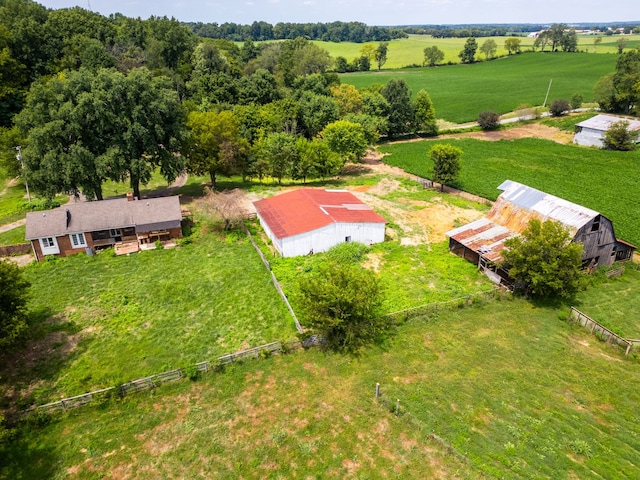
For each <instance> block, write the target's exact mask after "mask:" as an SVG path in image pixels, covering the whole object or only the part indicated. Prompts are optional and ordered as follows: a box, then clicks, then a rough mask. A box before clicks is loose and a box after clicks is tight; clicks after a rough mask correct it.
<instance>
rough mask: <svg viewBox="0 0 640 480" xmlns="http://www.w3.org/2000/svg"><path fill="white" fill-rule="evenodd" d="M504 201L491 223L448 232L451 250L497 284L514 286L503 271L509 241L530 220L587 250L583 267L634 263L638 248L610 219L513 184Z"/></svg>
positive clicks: (490, 217) (487, 219)
mask: <svg viewBox="0 0 640 480" xmlns="http://www.w3.org/2000/svg"><path fill="white" fill-rule="evenodd" d="M498 189H499V190H501V191H502V194H500V196H499V197H498V199H497V200H496V202H495V203H494V204H493V207H492V208H491V210H490V211H489V213H488V214H487V216H486V217H484V218H481V219H479V220H476V221H474V222H471V223H469V224H468V225H464V226H462V227H458V228H455V229H453V230H450V231H449V232H447V236H448V237H449V250H450V251H451V252H453V253H455V254H457V255H459V256H461V257H462V258H465V259H467V260H469V261H471V262H473V263H475V264H476V265H478V267H479V268H480V269H481V270H482V271H483V272H485V273H486V274H487V275H488V276H489V278H491V279H492V280H494V281H495V282H496V283H501V282H506V283H509V281H510V278H509V275H508V272H507V271H505V270H503V269H501V268H499V265H500V263H501V262H502V253H501V252H502V249H503V248H504V241H505V240H507V239H508V238H511V237H514V236H516V235H519V234H520V233H522V232H523V231H524V230H525V229H526V228H527V226H528V224H529V220H531V219H534V218H536V219H538V220H540V221H545V220H555V221H557V222H560V223H561V224H562V225H563V226H564V227H565V228H566V229H568V230H569V232H570V233H571V235H573V241H574V242H578V243H581V244H582V245H583V247H584V251H583V254H582V263H583V267H585V268H586V267H589V268H592V267H595V266H597V265H606V266H608V265H611V264H612V263H613V262H616V261H624V260H630V259H631V257H632V256H633V252H634V251H635V249H636V247H634V246H633V245H631V244H629V243H626V242H624V241H623V240H620V239H618V238H616V236H615V233H614V230H613V223H612V222H611V220H609V219H608V218H607V217H605V216H604V215H601V214H600V213H598V212H596V211H594V210H590V209H588V208H586V207H582V206H580V205H576V204H575V203H571V202H568V201H567V200H563V199H561V198H558V197H554V196H553V195H549V194H547V193H544V192H541V191H540V190H536V189H535V188H531V187H528V186H526V185H522V184H520V183H518V182H513V181H511V180H507V181H505V182H504V183H503V184H502V185H500V186H499V187H498Z"/></svg>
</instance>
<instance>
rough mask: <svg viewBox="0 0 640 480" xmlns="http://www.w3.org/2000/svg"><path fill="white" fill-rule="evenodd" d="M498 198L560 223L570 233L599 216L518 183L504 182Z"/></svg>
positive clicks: (544, 218)
mask: <svg viewBox="0 0 640 480" xmlns="http://www.w3.org/2000/svg"><path fill="white" fill-rule="evenodd" d="M498 190H502V191H503V193H502V194H501V195H500V197H501V198H502V199H504V200H506V201H508V202H510V203H512V204H514V205H517V206H519V207H522V208H525V209H527V210H531V211H533V212H536V213H537V214H539V215H540V216H541V219H542V220H546V219H552V220H555V221H557V222H560V223H562V224H563V225H564V226H565V227H567V228H569V230H571V231H572V232H575V231H576V230H577V229H579V228H580V227H582V226H583V225H585V224H586V223H588V222H590V221H591V220H592V219H593V218H595V217H597V216H598V215H599V213H598V212H596V211H595V210H591V209H590V208H587V207H583V206H581V205H578V204H576V203H572V202H569V201H567V200H564V199H562V198H558V197H555V196H553V195H549V194H548V193H544V192H541V191H540V190H536V189H535V188H532V187H528V186H526V185H523V184H521V183H518V182H514V181H511V180H506V181H505V182H503V183H502V184H501V185H500V186H499V187H498Z"/></svg>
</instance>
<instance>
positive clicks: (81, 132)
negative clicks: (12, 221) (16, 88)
mask: <svg viewBox="0 0 640 480" xmlns="http://www.w3.org/2000/svg"><path fill="white" fill-rule="evenodd" d="M16 123H17V124H18V126H19V127H20V128H21V130H22V131H23V132H24V133H25V134H27V135H28V139H27V146H26V148H25V149H24V152H23V156H24V160H25V167H26V169H27V172H26V176H27V180H28V181H29V184H30V185H33V187H34V189H36V190H38V191H39V192H41V193H43V194H45V195H47V196H52V195H54V194H56V193H59V192H63V191H71V192H74V193H78V192H79V191H82V192H83V193H84V194H85V195H87V196H88V197H91V198H96V199H101V198H102V183H103V182H104V180H106V179H111V180H115V181H124V180H129V182H130V185H131V188H132V190H133V193H134V195H135V196H137V197H139V196H140V184H141V183H142V184H145V183H147V182H148V181H149V180H150V179H151V175H152V173H153V172H154V170H155V169H157V168H159V170H160V173H161V174H162V175H163V176H164V177H165V178H166V179H167V181H169V182H171V181H173V180H174V179H175V178H176V177H177V176H178V175H179V174H180V172H181V171H182V170H183V160H182V158H181V157H180V156H179V155H176V152H178V150H179V146H180V145H181V143H182V139H183V136H184V110H183V107H182V105H181V104H180V101H179V99H178V95H177V93H176V92H175V90H174V89H173V88H172V87H171V83H170V81H169V80H168V79H167V78H166V77H154V76H152V75H151V73H150V72H149V71H148V70H147V69H144V68H142V69H134V70H131V71H130V72H128V74H126V75H125V74H122V73H120V72H117V71H114V70H108V69H100V70H98V71H97V72H92V71H90V70H86V69H81V70H79V71H76V72H67V73H62V74H59V75H58V76H56V77H53V78H52V79H49V80H42V81H40V82H36V83H35V84H34V85H33V86H32V88H31V90H30V92H29V94H28V95H27V104H26V106H25V108H24V109H23V111H22V112H21V113H20V114H19V115H18V116H17V119H16Z"/></svg>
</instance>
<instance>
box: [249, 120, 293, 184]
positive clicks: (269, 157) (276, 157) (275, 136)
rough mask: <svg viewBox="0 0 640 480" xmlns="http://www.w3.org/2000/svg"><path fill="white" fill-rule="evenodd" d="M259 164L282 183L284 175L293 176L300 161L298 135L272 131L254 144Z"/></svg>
mask: <svg viewBox="0 0 640 480" xmlns="http://www.w3.org/2000/svg"><path fill="white" fill-rule="evenodd" d="M254 152H255V155H256V157H257V161H258V162H259V163H258V165H259V166H261V165H262V167H261V170H262V171H264V172H265V173H266V174H267V175H270V176H271V177H273V178H275V179H277V180H278V183H282V179H283V178H284V177H292V176H293V172H294V168H295V165H296V164H297V163H298V149H297V147H296V137H294V136H293V135H289V134H288V133H284V132H278V133H271V134H269V135H267V136H266V137H264V138H262V139H260V140H259V141H258V142H256V144H255V145H254Z"/></svg>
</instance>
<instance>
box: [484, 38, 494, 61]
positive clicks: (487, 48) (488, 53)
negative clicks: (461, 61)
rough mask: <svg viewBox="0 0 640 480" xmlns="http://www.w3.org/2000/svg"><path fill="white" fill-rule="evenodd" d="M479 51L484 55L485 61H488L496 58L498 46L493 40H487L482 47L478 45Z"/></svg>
mask: <svg viewBox="0 0 640 480" xmlns="http://www.w3.org/2000/svg"><path fill="white" fill-rule="evenodd" d="M480 51H481V52H482V53H484V56H485V59H486V60H489V59H490V58H493V57H495V56H496V52H497V51H498V44H497V43H496V41H495V40H494V39H493V38H487V39H486V40H485V41H484V42H482V45H480Z"/></svg>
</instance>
